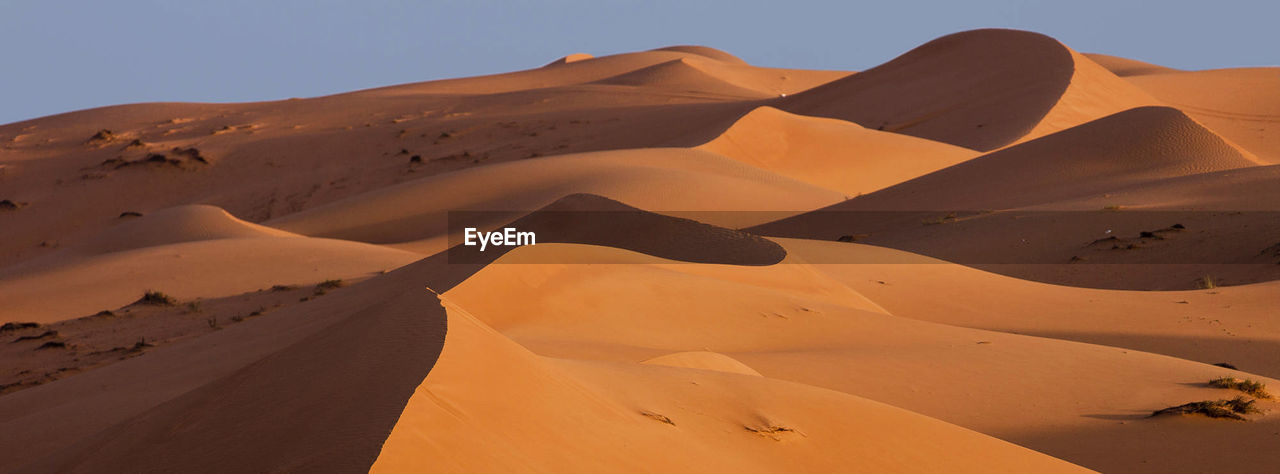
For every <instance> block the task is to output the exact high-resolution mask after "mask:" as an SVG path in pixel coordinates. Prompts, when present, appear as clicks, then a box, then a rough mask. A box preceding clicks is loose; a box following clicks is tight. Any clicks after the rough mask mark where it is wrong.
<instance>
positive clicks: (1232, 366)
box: [1213, 362, 1240, 370]
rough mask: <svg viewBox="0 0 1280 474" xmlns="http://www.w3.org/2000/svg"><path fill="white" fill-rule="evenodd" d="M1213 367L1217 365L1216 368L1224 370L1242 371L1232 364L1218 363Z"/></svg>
mask: <svg viewBox="0 0 1280 474" xmlns="http://www.w3.org/2000/svg"><path fill="white" fill-rule="evenodd" d="M1213 365H1216V366H1218V367H1222V368H1224V369H1231V370H1240V369H1239V368H1238V367H1236V366H1235V365H1233V364H1231V363H1230V362H1219V363H1217V364H1213Z"/></svg>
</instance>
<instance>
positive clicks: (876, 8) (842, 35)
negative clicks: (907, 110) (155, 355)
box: [0, 0, 1280, 123]
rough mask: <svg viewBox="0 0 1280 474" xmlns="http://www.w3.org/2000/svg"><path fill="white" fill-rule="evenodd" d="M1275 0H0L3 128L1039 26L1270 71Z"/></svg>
mask: <svg viewBox="0 0 1280 474" xmlns="http://www.w3.org/2000/svg"><path fill="white" fill-rule="evenodd" d="M1278 19H1280V2H1275V1H1251V2H1244V1H1216V2H1208V1H1183V0H1174V1H1165V2H1156V1H1150V2H1146V1H1131V2H1124V1H1114V2H1112V1H1094V0H1083V1H1072V0H1058V1H1024V2H1014V1H974V2H958V1H931V2H922V1H898V0H881V1H877V2H863V3H859V2H846V1H836V0H832V1H822V2H819V1H809V2H805V1H796V2H790V3H789V4H787V5H783V4H781V2H760V1H753V0H716V1H697V0H687V1H667V0H651V1H620V0H619V1H615V0H549V1H541V2H534V1H520V0H510V1H505V2H497V1H489V0H468V1H419V2H410V1H389V0H388V1H380V0H364V1H336V0H316V1H310V2H303V1H291V0H252V1H245V0H203V1H186V2H179V1H160V0H149V1H147V0H120V1H105V0H92V1H84V0H66V1H60V0H0V47H2V48H3V49H0V51H3V54H0V123H9V122H14V121H18V120H24V119H28V118H34V117H38V116H43V115H49V114H54V113H60V112H65V111H70V110H77V109H84V108H90V107H96V106H102V105H111V104H119V103H129V102H143V101H219V102H221V101H251V100H265V99H280V98H288V97H308V96H316V95H324V94H330V93H335V92H343V91H348V90H355V89H362V88H368V87H375V86H381V85H390V84H399V83H405V82H416V81H423V80H429V79H439V78H448V77H461V76H471V75H478V74H486V73H494V72H504V71H511V70H517V69H525V68H530V67H536V66H540V65H542V64H544V63H547V62H549V61H551V60H554V59H556V58H557V57H560V56H563V55H565V54H569V53H574V52H586V53H591V54H595V55H603V54H610V53H618V52H625V51H635V50H643V49H652V48H656V47H661V46H667V45H674V44H702V45H707V46H713V47H716V48H720V49H723V50H726V51H728V52H730V53H733V54H735V55H737V56H739V57H742V58H743V59H746V60H747V61H748V62H751V63H753V64H757V65H762V66H779V67H798V68H822V69H857V70H860V69H866V68H868V67H871V66H874V65H876V64H879V63H881V62H884V61H886V60H888V59H891V58H892V57H894V56H896V55H898V54H900V53H902V52H904V51H906V50H908V49H910V48H912V47H914V46H916V45H919V44H921V43H924V42H926V41H928V40H930V39H933V38H935V37H938V36H941V35H944V34H947V33H952V32H955V31H960V30H966V29H972V28H982V27H1008V28H1019V29H1028V30H1034V31H1039V32H1042V33H1046V34H1048V35H1050V36H1053V37H1055V38H1058V39H1059V40H1061V41H1063V42H1064V43H1066V44H1067V45H1069V46H1071V47H1073V48H1075V49H1076V50H1079V51H1083V52H1103V53H1109V54H1116V55H1120V56H1127V57H1132V58H1135V59H1142V60H1145V61H1150V62H1155V63H1158V64H1163V65H1166V66H1172V67H1177V68H1184V69H1207V68H1216V67H1229V66H1257V65H1277V64H1280V33H1278V31H1280V25H1278V24H1277V21H1278Z"/></svg>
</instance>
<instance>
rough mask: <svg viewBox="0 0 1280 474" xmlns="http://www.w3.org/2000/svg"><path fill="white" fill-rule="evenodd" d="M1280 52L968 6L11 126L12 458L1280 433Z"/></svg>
mask: <svg viewBox="0 0 1280 474" xmlns="http://www.w3.org/2000/svg"><path fill="white" fill-rule="evenodd" d="M549 56H554V55H549ZM544 61H545V59H544ZM535 62H540V61H535ZM1275 79H1276V70H1275V69H1274V68H1250V69H1226V70H1213V71H1178V70H1174V69H1170V68H1165V67H1162V66H1158V65H1153V64H1149V63H1144V62H1141V61H1135V60H1130V59H1125V58H1120V57H1115V56H1107V55H1100V54H1080V53H1077V52H1075V51H1073V50H1072V49H1070V48H1069V47H1067V46H1066V45H1063V44H1061V43H1059V42H1058V41H1056V40H1054V39H1052V38H1049V37H1046V36H1043V35H1040V34H1037V33H1031V32H1022V31H1011V30H976V31H968V32H961V33H956V34H952V35H948V36H944V37H942V38H938V39H936V40H933V41H930V42H928V43H925V44H924V45H922V46H920V47H918V48H915V49H913V50H911V51H909V52H907V53H905V54H903V55H901V56H899V57H897V58H895V59H893V60H891V61H888V62H886V63H885V64H882V65H880V66H878V67H874V68H872V69H869V70H866V71H863V72H858V73H854V72H850V71H811V70H797V69H780V68H769V67H760V66H755V65H751V64H747V63H746V62H745V61H743V60H742V59H740V58H738V57H736V56H734V55H732V54H729V53H727V52H724V51H720V50H717V49H713V48H709V47H705V46H673V47H667V48H660V49H656V50H650V51H641V52H633V53H621V54H613V55H603V56H600V57H594V56H592V55H588V54H582V53H577V54H570V55H568V56H565V57H563V58H560V59H558V60H556V61H553V62H551V63H549V64H546V65H545V66H542V67H538V68H534V69H528V70H522V71H516V72H511V73H505V74H495V75H490V76H482V77H473V78H461V79H449V80H443V81H431V82H422V83H414V84H404V85H395V86H388V87H381V88H376V89H368V90H362V91H355V92H350V93H344V94H336V95H332V96H326V97H316V98H309V99H290V100H281V101H271V102H259V103H241V104H188V103H160V104H133V105H122V106H113V107H103V108H98V109H92V110H85V111H79V112H72V113H67V114H61V115H56V116H51V117H43V118H37V119H32V120H27V121H23V122H18V123H13V124H7V125H0V229H2V230H3V232H0V233H2V234H3V238H0V323H6V324H4V326H3V327H2V328H0V337H3V340H0V362H2V363H0V472H6V473H7V472H32V473H35V472H151V471H165V472H168V471H181V472H285V471H307V472H361V471H379V472H413V471H432V472H434V471H444V472H477V471H481V472H485V471H547V472H552V471H554V472H609V471H623V472H635V471H640V472H649V471H680V472H707V471H712V472H719V471H745V472H845V471H866V472H1060V471H1061V472H1081V471H1086V472H1087V470H1090V469H1091V470H1097V471H1102V472H1137V473H1148V472H1149V473H1161V474H1163V473H1170V472H1263V471H1266V470H1267V469H1270V468H1271V466H1274V465H1276V464H1277V463H1280V454H1277V451H1276V450H1275V449H1274V446H1273V445H1274V441H1275V439H1276V437H1275V433H1276V432H1277V431H1280V421H1277V420H1280V419H1278V418H1277V417H1276V413H1277V411H1276V409H1277V408H1276V407H1277V405H1276V403H1277V402H1276V400H1275V398H1268V397H1266V396H1265V395H1264V394H1263V393H1262V392H1261V391H1259V389H1262V390H1270V391H1271V393H1275V390H1276V389H1277V387H1280V380H1277V377H1280V356H1278V355H1277V354H1280V323H1278V322H1277V321H1275V320H1274V319H1275V318H1274V313H1275V311H1274V307H1275V302H1276V301H1277V298H1276V296H1277V295H1278V294H1280V286H1278V285H1280V219H1277V218H1276V216H1277V215H1278V214H1277V213H1280V185H1278V184H1280V164H1278V163H1280V161H1277V160H1278V159H1280V158H1277V157H1278V156H1280V155H1277V151H1276V150H1277V147H1278V146H1280V144H1278V143H1276V142H1275V141H1274V140H1273V138H1275V136H1280V135H1276V134H1275V133H1273V132H1274V130H1273V129H1275V127H1273V126H1272V125H1273V124H1272V122H1274V119H1275V116H1276V115H1278V114H1280V111H1278V110H1276V108H1275V106H1276V104H1277V102H1276V100H1277V95H1276V91H1277V90H1280V89H1278V88H1277V87H1275V86H1276V85H1280V84H1277V83H1276V80H1275ZM464 227H475V228H478V229H485V230H487V229H495V228H500V227H511V228H516V229H518V230H522V231H528V232H534V233H535V234H536V236H537V243H536V245H522V246H505V245H504V246H500V247H491V248H489V249H487V250H485V251H480V250H479V249H477V248H475V247H469V246H466V245H463V244H462V243H461V238H460V234H461V232H460V229H461V228H464ZM148 290H155V291H160V292H163V293H165V294H166V295H168V296H169V297H170V298H172V299H171V300H167V299H165V298H162V297H159V296H157V297H155V298H153V302H155V303H157V304H151V305H148V304H134V303H135V302H137V301H138V300H139V298H140V297H142V296H143V292H145V291H148ZM102 310H110V311H107V312H100V311H102ZM1219 377H1234V378H1236V379H1239V380H1240V381H1248V382H1247V383H1241V384H1238V385H1236V386H1235V388H1231V387H1226V388H1223V387H1215V386H1212V385H1211V384H1210V383H1209V381H1210V380H1211V379H1216V378H1219ZM1254 382H1256V383H1258V384H1263V385H1269V387H1254V386H1252V385H1250V384H1251V383H1254ZM1219 385H1230V384H1225V383H1220V384H1219ZM1237 396H1240V397H1244V398H1242V399H1241V401H1240V402H1238V403H1236V404H1235V405H1234V407H1235V408H1231V406H1229V405H1223V406H1225V407H1226V408H1223V406H1219V408H1220V409H1222V410H1226V412H1214V411H1213V410H1212V409H1211V408H1212V406H1211V405H1203V404H1202V405H1195V403H1196V402H1214V401H1217V400H1228V399H1231V398H1233V397H1237ZM1249 404H1251V405H1249ZM1179 406H1181V407H1183V408H1184V409H1187V410H1191V409H1196V408H1197V407H1198V408H1199V409H1202V411H1203V412H1202V413H1184V414H1182V415H1167V416H1165V415H1162V416H1152V415H1153V412H1154V411H1156V410H1161V409H1165V408H1171V407H1179ZM1214 406H1216V405H1214ZM1250 408H1252V409H1254V410H1251V409H1250ZM1206 415H1218V416H1224V415H1225V416H1226V418H1219V419H1214V418H1210V417H1209V416H1206ZM1231 417H1235V418H1238V419H1230V418H1231Z"/></svg>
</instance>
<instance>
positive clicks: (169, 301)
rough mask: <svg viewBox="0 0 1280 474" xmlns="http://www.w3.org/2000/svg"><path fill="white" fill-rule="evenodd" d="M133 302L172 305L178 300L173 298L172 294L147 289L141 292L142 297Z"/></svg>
mask: <svg viewBox="0 0 1280 474" xmlns="http://www.w3.org/2000/svg"><path fill="white" fill-rule="evenodd" d="M133 304H145V305H152V306H173V305H176V304H178V300H176V299H174V298H173V297H172V296H169V295H166V294H164V293H161V292H159V291H155V290H147V292H146V293H143V294H142V298H141V299H139V300H138V301H136V302H134V303H133Z"/></svg>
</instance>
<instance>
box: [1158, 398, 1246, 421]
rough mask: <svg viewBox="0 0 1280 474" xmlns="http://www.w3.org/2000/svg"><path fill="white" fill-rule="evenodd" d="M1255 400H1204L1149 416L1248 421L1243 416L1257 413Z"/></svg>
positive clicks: (1159, 411)
mask: <svg viewBox="0 0 1280 474" xmlns="http://www.w3.org/2000/svg"><path fill="white" fill-rule="evenodd" d="M1256 403H1257V401H1256V400H1250V399H1247V398H1245V397H1236V398H1233V399H1230V400H1205V401H1201V402H1191V403H1187V404H1183V405H1178V406H1176V407H1169V408H1165V409H1161V410H1156V411H1154V412H1151V416H1153V417H1154V416H1166V415H1204V416H1207V417H1209V418H1226V419H1230V420H1240V421H1246V420H1248V419H1247V418H1245V417H1244V416H1243V415H1248V414H1251V413H1259V412H1261V410H1259V409H1258V407H1257V406H1255V404H1256Z"/></svg>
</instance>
